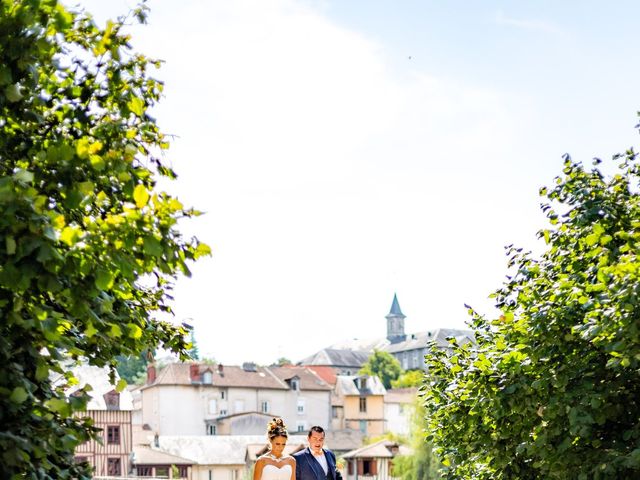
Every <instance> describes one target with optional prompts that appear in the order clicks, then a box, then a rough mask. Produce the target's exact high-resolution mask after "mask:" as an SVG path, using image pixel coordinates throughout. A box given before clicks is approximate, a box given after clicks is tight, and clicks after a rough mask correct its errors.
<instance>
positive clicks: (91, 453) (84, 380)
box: [69, 366, 133, 477]
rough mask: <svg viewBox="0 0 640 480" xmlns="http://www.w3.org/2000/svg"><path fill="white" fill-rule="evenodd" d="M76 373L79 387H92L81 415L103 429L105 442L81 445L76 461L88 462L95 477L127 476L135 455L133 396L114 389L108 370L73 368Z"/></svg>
mask: <svg viewBox="0 0 640 480" xmlns="http://www.w3.org/2000/svg"><path fill="white" fill-rule="evenodd" d="M73 373H74V375H75V376H76V378H78V380H79V384H78V388H80V387H82V386H84V385H86V384H89V385H91V386H92V390H91V392H90V395H91V400H90V401H89V403H88V404H87V410H86V411H85V412H82V413H79V414H78V415H79V416H81V417H89V418H91V419H92V420H93V424H94V425H95V426H96V427H97V428H99V429H100V430H101V440H102V442H98V441H97V440H90V441H88V442H85V443H83V444H82V445H79V446H78V447H77V448H76V451H75V455H76V460H77V461H79V462H88V463H89V465H91V466H92V467H93V472H94V476H96V477H99V476H110V477H120V476H127V475H128V474H129V473H130V472H131V470H132V465H131V456H132V455H131V453H132V452H133V439H132V432H131V411H132V408H133V403H132V400H131V394H130V393H129V392H128V391H127V390H124V391H122V392H117V391H116V390H115V388H114V387H113V385H111V384H110V382H109V373H108V370H107V369H102V368H98V367H90V366H82V367H77V368H74V369H73ZM69 393H70V394H73V392H69Z"/></svg>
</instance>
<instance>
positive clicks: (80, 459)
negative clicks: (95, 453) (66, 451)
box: [73, 455, 89, 463]
mask: <svg viewBox="0 0 640 480" xmlns="http://www.w3.org/2000/svg"><path fill="white" fill-rule="evenodd" d="M73 460H74V461H75V462H76V463H87V462H88V461H89V457H85V456H83V455H77V456H75V457H73Z"/></svg>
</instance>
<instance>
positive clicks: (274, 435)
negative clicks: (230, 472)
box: [253, 418, 342, 480]
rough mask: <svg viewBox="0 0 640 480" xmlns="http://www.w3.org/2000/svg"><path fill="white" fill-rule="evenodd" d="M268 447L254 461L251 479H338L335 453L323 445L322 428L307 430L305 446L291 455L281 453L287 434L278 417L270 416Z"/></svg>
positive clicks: (339, 475)
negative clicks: (271, 417)
mask: <svg viewBox="0 0 640 480" xmlns="http://www.w3.org/2000/svg"><path fill="white" fill-rule="evenodd" d="M267 437H268V438H269V444H270V449H269V451H268V452H267V453H265V454H264V455H262V456H261V457H260V458H258V460H257V461H256V465H255V468H254V470H253V480H342V475H341V474H340V472H339V471H338V469H337V468H336V456H335V455H334V454H333V452H332V451H331V450H326V449H324V448H322V446H323V445H324V429H323V428H322V427H318V426H314V427H311V428H310V429H309V433H308V434H307V440H308V442H309V446H308V447H307V448H305V449H304V450H300V451H299V452H297V453H294V454H293V456H291V455H286V456H285V455H284V447H285V446H286V444H287V439H288V438H289V434H288V433H287V427H286V426H285V424H284V421H283V420H282V419H281V418H274V419H273V420H272V421H271V422H269V426H268V428H267Z"/></svg>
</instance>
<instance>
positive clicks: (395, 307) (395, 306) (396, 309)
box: [389, 293, 406, 318]
mask: <svg viewBox="0 0 640 480" xmlns="http://www.w3.org/2000/svg"><path fill="white" fill-rule="evenodd" d="M389 315H398V316H400V317H402V318H406V317H405V316H404V315H403V314H402V310H400V304H399V303H398V296H397V295H396V294H395V293H394V294H393V302H392V303H391V310H390V311H389Z"/></svg>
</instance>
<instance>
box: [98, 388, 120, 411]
mask: <svg viewBox="0 0 640 480" xmlns="http://www.w3.org/2000/svg"><path fill="white" fill-rule="evenodd" d="M102 397H103V398H104V403H105V405H106V407H107V410H119V409H120V394H119V393H118V392H116V391H115V390H111V391H110V392H109V393H105V394H104V395H103V396H102Z"/></svg>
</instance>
